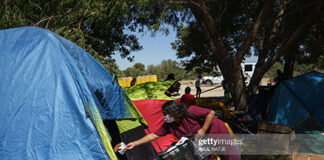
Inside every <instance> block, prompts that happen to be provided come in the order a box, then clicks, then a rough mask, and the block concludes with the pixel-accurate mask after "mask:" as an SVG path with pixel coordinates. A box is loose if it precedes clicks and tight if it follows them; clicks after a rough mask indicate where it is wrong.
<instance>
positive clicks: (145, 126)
mask: <svg viewBox="0 0 324 160" xmlns="http://www.w3.org/2000/svg"><path fill="white" fill-rule="evenodd" d="M140 123H141V125H142V126H143V127H144V128H145V129H147V130H148V132H149V133H152V132H151V130H150V129H149V127H148V126H147V125H146V124H144V123H143V122H142V121H140ZM154 142H155V143H156V145H157V146H158V147H159V149H160V151H161V152H162V148H161V147H160V145H159V144H158V143H157V141H156V140H154Z"/></svg>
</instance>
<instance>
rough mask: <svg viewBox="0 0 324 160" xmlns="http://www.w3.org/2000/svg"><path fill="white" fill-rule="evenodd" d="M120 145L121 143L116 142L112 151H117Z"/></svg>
mask: <svg viewBox="0 0 324 160" xmlns="http://www.w3.org/2000/svg"><path fill="white" fill-rule="evenodd" d="M120 146H121V143H118V144H116V146H115V147H114V152H117V151H118V149H119V147H120Z"/></svg>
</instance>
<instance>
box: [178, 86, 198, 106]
mask: <svg viewBox="0 0 324 160" xmlns="http://www.w3.org/2000/svg"><path fill="white" fill-rule="evenodd" d="M190 92H191V88H190V87H186V89H185V94H184V95H182V97H181V98H180V100H181V102H183V103H185V104H186V105H187V106H191V105H194V104H195V97H194V96H193V95H192V94H190Z"/></svg>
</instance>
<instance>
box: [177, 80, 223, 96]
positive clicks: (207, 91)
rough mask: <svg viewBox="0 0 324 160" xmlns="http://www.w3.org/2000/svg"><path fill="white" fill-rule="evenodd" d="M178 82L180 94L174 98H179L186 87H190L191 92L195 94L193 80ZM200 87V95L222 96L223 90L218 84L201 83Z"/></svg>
mask: <svg viewBox="0 0 324 160" xmlns="http://www.w3.org/2000/svg"><path fill="white" fill-rule="evenodd" d="M180 83H181V88H180V91H179V93H180V96H178V97H175V98H180V97H181V96H182V95H183V94H184V91H185V88H186V87H190V88H191V94H192V95H194V96H196V87H195V84H194V81H180ZM216 87H217V88H216ZM200 88H201V94H200V97H222V96H224V90H223V88H222V86H221V85H220V84H215V85H211V86H207V85H201V86H200Z"/></svg>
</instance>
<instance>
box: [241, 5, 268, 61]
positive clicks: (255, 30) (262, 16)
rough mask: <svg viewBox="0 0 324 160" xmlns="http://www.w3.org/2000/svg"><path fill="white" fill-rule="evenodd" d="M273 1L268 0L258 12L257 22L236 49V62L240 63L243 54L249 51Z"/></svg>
mask: <svg viewBox="0 0 324 160" xmlns="http://www.w3.org/2000/svg"><path fill="white" fill-rule="evenodd" d="M273 3H274V0H268V1H267V3H266V4H265V6H264V8H263V9H262V10H261V11H260V13H259V15H258V18H257V20H256V21H255V22H254V25H253V27H252V30H251V31H250V33H249V34H248V36H247V38H246V40H245V41H244V43H243V44H242V46H241V47H240V48H239V49H238V52H237V53H236V56H235V57H236V59H237V61H242V59H243V58H244V56H245V54H246V53H247V52H248V51H249V49H250V47H251V45H252V42H253V41H254V40H255V38H256V36H257V34H258V32H259V30H260V28H261V26H262V25H263V23H264V20H265V17H266V16H267V15H269V12H270V11H271V8H272V6H273Z"/></svg>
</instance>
